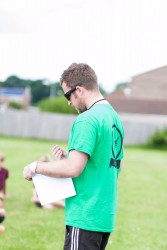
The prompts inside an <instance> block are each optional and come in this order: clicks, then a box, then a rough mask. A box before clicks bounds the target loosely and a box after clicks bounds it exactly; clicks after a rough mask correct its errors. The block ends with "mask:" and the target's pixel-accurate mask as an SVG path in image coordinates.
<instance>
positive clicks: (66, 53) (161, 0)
mask: <svg viewBox="0 0 167 250" xmlns="http://www.w3.org/2000/svg"><path fill="white" fill-rule="evenodd" d="M166 13H167V1H166V0H0V80H1V81H3V80H5V79H6V78H7V77H8V76H10V75H17V76H18V77H21V78H24V79H27V78H29V79H44V78H45V79H48V81H50V82H55V81H57V80H59V78H60V76H61V73H62V72H63V70H64V69H66V68H67V67H68V66H69V65H70V64H71V63H73V62H84V63H88V64H89V65H90V66H91V67H92V68H93V69H94V70H95V71H96V73H97V76H98V81H99V83H101V84H102V86H103V87H104V88H105V89H106V90H108V91H110V90H111V91H112V90H113V88H114V87H115V85H116V84H117V83H119V82H123V81H127V80H130V79H131V77H133V76H134V75H138V74H140V73H144V72H146V71H150V70H152V69H155V68H158V67H161V66H164V65H167V35H166V32H167V14H166Z"/></svg>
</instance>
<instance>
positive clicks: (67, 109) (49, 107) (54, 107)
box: [38, 96, 77, 114]
mask: <svg viewBox="0 0 167 250" xmlns="http://www.w3.org/2000/svg"><path fill="white" fill-rule="evenodd" d="M38 107H39V108H40V110H41V111H44V112H52V113H63V114H77V111H76V110H75V108H73V107H71V106H69V105H68V103H67V100H66V99H65V98H64V97H63V96H60V97H56V98H54V99H49V98H47V99H45V100H43V101H41V102H39V103H38Z"/></svg>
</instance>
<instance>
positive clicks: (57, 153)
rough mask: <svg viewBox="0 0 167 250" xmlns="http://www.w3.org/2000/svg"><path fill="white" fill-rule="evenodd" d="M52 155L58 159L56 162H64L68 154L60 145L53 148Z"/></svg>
mask: <svg viewBox="0 0 167 250" xmlns="http://www.w3.org/2000/svg"><path fill="white" fill-rule="evenodd" d="M52 155H53V156H54V157H55V158H56V160H63V159H66V158H67V152H66V151H65V150H64V149H63V148H62V147H60V146H58V145H56V146H54V147H53V148H52Z"/></svg>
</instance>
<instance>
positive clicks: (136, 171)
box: [0, 136, 167, 250]
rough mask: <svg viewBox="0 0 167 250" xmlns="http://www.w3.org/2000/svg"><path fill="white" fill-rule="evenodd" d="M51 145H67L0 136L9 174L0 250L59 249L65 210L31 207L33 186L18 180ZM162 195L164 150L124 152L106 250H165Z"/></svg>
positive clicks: (166, 175) (166, 177) (166, 204)
mask: <svg viewBox="0 0 167 250" xmlns="http://www.w3.org/2000/svg"><path fill="white" fill-rule="evenodd" d="M55 144H61V145H62V146H65V147H66V146H67V145H66V143H62V142H54V141H45V140H33V139H20V138H8V137H3V136H1V137H0V151H2V152H4V153H5V155H6V160H5V166H6V167H7V168H8V169H9V170H10V178H9V179H8V182H7V188H8V193H9V195H10V198H8V199H7V200H5V202H4V206H5V209H6V211H7V214H6V220H5V221H4V223H3V225H4V226H5V228H6V231H5V233H3V234H1V235H0V249H1V250H22V249H25V250H53V249H56V250H62V249H63V241H64V210H52V211H48V210H44V209H40V208H37V207H35V206H34V205H33V204H32V203H31V196H32V183H31V182H28V181H25V180H24V179H23V176H22V170H23V167H24V166H25V165H27V164H28V163H30V162H32V161H34V160H37V159H39V158H40V157H41V156H42V155H44V154H46V153H50V149H51V148H52V146H53V145H55ZM166 191H167V151H166V150H161V151H160V150H154V149H146V148H136V147H127V148H125V159H124V168H123V170H122V173H121V174H120V178H119V206H118V215H117V222H116V230H115V233H114V234H113V235H111V237H110V239H109V243H108V246H107V250H166V249H167V239H166V235H167V229H166V222H167V194H166ZM90 250H91V249H90Z"/></svg>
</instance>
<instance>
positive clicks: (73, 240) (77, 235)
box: [64, 226, 110, 250]
mask: <svg viewBox="0 0 167 250" xmlns="http://www.w3.org/2000/svg"><path fill="white" fill-rule="evenodd" d="M109 236H110V233H103V232H94V231H87V230H83V229H79V228H76V227H71V226H66V235H65V242H64V250H104V249H105V247H106V245H107V242H108V238H109Z"/></svg>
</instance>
